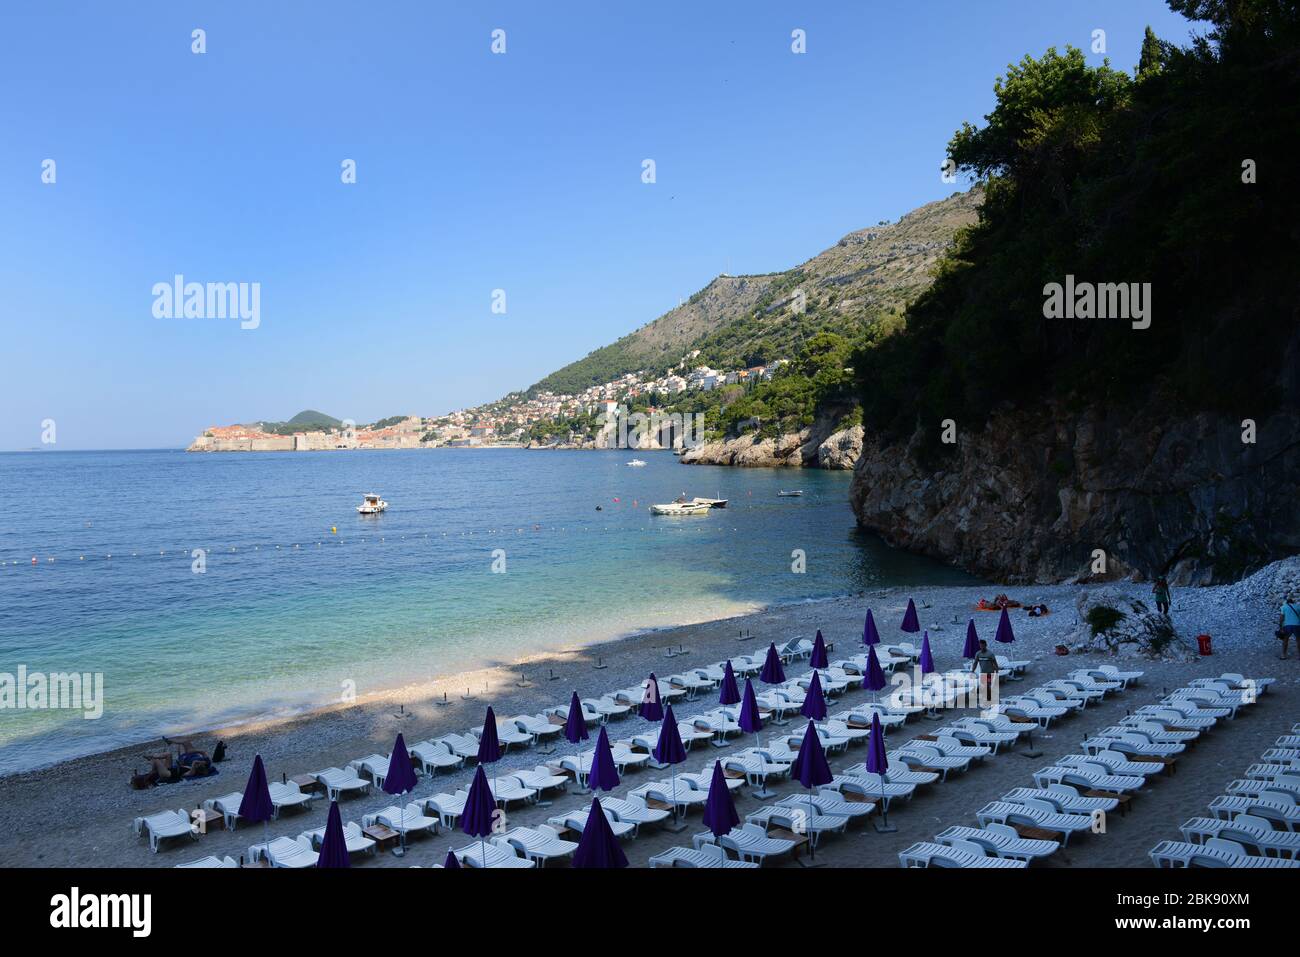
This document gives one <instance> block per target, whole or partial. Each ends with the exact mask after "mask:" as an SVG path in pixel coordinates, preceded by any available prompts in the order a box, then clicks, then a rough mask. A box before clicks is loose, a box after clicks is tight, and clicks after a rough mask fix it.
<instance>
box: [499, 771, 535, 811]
mask: <svg viewBox="0 0 1300 957" xmlns="http://www.w3.org/2000/svg"><path fill="white" fill-rule="evenodd" d="M487 781H488V790H490V791H491V792H492V797H493V798H495V799H496V803H497V804H498V805H500V806H501V807H509V806H510V804H511V802H512V801H523V802H524V803H525V804H532V803H533V802H534V801H536V800H537V791H536V789H534V788H528V787H524V786H523V785H522V784H520V783H519V779H518V778H515V777H511V776H503V777H489V778H488V779H487Z"/></svg>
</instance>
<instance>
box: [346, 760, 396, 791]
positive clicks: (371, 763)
mask: <svg viewBox="0 0 1300 957" xmlns="http://www.w3.org/2000/svg"><path fill="white" fill-rule="evenodd" d="M389 763H390V758H389V756H388V755H386V754H370V755H367V756H366V757H364V758H357V759H356V760H355V761H349V762H348V767H349V768H351V769H352V770H353V771H355V772H356V773H357V775H358V776H360V775H366V776H367V777H369V778H370V780H371V782H372V783H373V784H374V785H375V787H377V788H383V786H384V778H385V777H387V776H388V765H389Z"/></svg>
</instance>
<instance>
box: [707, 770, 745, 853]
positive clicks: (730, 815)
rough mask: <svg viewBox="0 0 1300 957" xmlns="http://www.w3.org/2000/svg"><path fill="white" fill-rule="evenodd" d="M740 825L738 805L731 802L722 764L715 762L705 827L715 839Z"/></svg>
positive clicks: (710, 783)
mask: <svg viewBox="0 0 1300 957" xmlns="http://www.w3.org/2000/svg"><path fill="white" fill-rule="evenodd" d="M739 823H740V815H739V814H737V813H736V804H735V802H734V801H732V800H731V789H730V788H728V787H727V779H726V776H725V775H723V773H722V762H721V761H714V762H713V780H712V781H710V782H709V799H708V800H707V801H705V802H704V826H705V827H707V828H708V829H709V830H710V831H712V832H713V836H714V837H722V835H724V834H726V833H727V832H729V831H730V830H731V829H732V828H733V827H735V826H736V825H737V824H739Z"/></svg>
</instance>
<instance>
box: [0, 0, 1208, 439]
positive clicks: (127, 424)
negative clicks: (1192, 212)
mask: <svg viewBox="0 0 1300 957" xmlns="http://www.w3.org/2000/svg"><path fill="white" fill-rule="evenodd" d="M805 8H807V9H805ZM1146 24H1151V25H1152V26H1153V27H1155V29H1156V31H1157V32H1158V33H1159V34H1160V35H1161V36H1162V37H1164V38H1166V39H1172V40H1177V41H1180V42H1181V41H1183V40H1185V39H1186V37H1187V35H1188V33H1189V27H1190V25H1189V24H1188V23H1187V22H1186V21H1185V20H1183V19H1182V18H1180V17H1178V16H1176V15H1174V14H1172V13H1170V12H1169V11H1168V10H1167V8H1166V7H1165V4H1164V3H1163V2H1161V0H1092V2H1087V3H1083V2H1078V3H1067V2H1055V0H1014V2H1013V0H1001V2H993V3H970V2H968V0H962V2H958V0H934V2H879V0H872V2H854V3H817V4H794V3H773V2H756V0H728V2H719V0H709V2H704V3H702V2H692V3H686V2H662V3H651V4H634V3H609V2H600V3H596V2H592V3H546V4H539V3H535V2H530V3H514V4H479V3H473V4H471V3H426V2H418V3H417V2H409V3H401V2H390V0H384V2H375V3H351V2H349V3H338V2H333V0H312V2H293V3H287V2H286V3H281V2H275V3H270V2H224V0H223V2H221V3H215V2H209V3H198V2H184V3H176V2H165V3H132V4H127V5H119V4H104V3H100V2H85V3H76V2H59V3H52V4H39V5H38V4H30V5H24V8H23V9H21V10H19V9H17V6H16V5H15V4H6V5H5V7H4V10H3V12H0V86H2V88H3V90H4V95H3V97H0V130H2V131H3V134H2V135H0V223H3V228H2V229H0V284H2V286H3V292H4V296H3V306H2V307H0V310H2V311H0V328H2V330H3V333H4V341H5V345H6V348H4V349H3V351H0V383H2V384H3V395H4V410H5V411H4V415H3V416H2V417H0V449H6V448H7V449H12V448H29V447H33V446H36V445H39V444H40V436H41V422H42V420H44V419H54V420H55V422H56V424H57V430H58V432H57V437H58V444H57V446H56V447H57V448H63V449H75V448H130V447H137V448H138V447H166V446H178V445H182V444H184V443H185V442H187V441H188V440H189V438H190V437H191V436H193V435H194V434H195V433H197V432H198V431H200V430H201V429H203V428H204V427H206V426H208V425H210V424H225V423H230V422H236V421H250V420H255V419H260V418H287V417H288V416H291V415H293V414H294V413H296V412H298V411H300V410H301V409H304V408H316V409H320V410H322V411H324V412H328V413H330V414H332V415H336V416H339V417H351V418H354V419H356V420H358V421H369V420H373V419H376V418H379V417H381V416H386V415H393V414H398V413H408V412H411V413H421V414H426V415H433V414H439V413H442V412H446V411H448V410H450V409H452V408H456V407H460V406H465V405H472V404H477V403H479V402H483V401H487V400H489V399H493V398H496V397H498V396H500V395H502V394H504V393H505V392H507V391H509V390H511V389H514V388H522V387H526V386H528V385H529V384H531V383H532V382H534V381H536V380H537V379H539V378H540V377H541V376H543V375H544V374H546V373H547V372H550V371H552V370H553V369H555V368H558V367H559V366H561V365H563V364H564V363H566V362H568V361H571V360H572V359H575V358H578V357H580V356H582V355H585V354H586V353H587V352H589V351H590V350H591V349H593V348H595V347H597V346H599V345H603V344H604V343H606V342H609V341H612V340H613V339H615V338H617V337H618V336H620V335H622V334H624V333H626V332H628V331H630V330H632V329H634V328H636V327H637V326H640V325H642V324H643V323H645V322H647V321H649V320H651V319H653V318H654V317H655V316H657V315H659V314H661V313H662V312H664V311H665V310H666V309H668V308H670V307H671V306H673V305H675V304H676V303H677V301H678V298H679V297H683V296H689V295H690V294H691V293H692V292H694V291H695V290H697V289H699V288H700V287H701V286H703V285H705V284H706V283H707V282H708V281H709V280H710V279H711V278H712V277H713V276H715V275H716V274H718V273H719V272H724V271H730V272H734V273H740V272H762V271H769V270H776V269H785V268H788V267H790V266H792V265H794V264H796V263H798V262H801V261H802V260H804V259H806V258H808V257H809V256H811V255H814V254H815V253H817V252H818V251H820V250H821V249H824V248H825V247H827V246H829V245H831V244H833V243H834V242H835V241H836V240H837V239H838V238H839V237H840V236H842V235H843V234H844V233H847V232H849V231H851V230H854V229H859V228H862V227H864V226H867V225H870V224H872V223H875V222H877V221H878V220H881V219H893V218H896V217H898V216H899V215H901V214H902V213H905V212H906V211H908V210H909V209H912V208H914V207H916V206H918V205H920V204H922V203H925V202H929V201H931V200H934V199H939V198H941V197H943V196H945V195H947V194H948V193H950V192H951V191H952V189H953V188H954V187H952V186H949V185H945V184H943V183H942V182H940V179H939V173H938V167H939V165H940V164H941V163H942V161H943V157H944V147H945V145H946V143H947V141H948V139H949V137H950V136H951V134H952V132H953V130H954V129H956V128H957V127H958V126H959V125H960V124H961V122H962V121H963V120H971V121H980V120H981V118H982V116H983V115H984V113H986V112H987V111H988V110H989V109H990V108H991V106H992V100H993V95H992V87H993V81H994V78H995V77H996V76H997V75H998V74H1000V73H1001V72H1002V71H1003V70H1004V69H1005V67H1006V65H1007V63H1008V62H1011V61H1014V60H1018V59H1019V58H1020V57H1021V56H1022V55H1023V54H1025V53H1033V54H1040V53H1041V52H1042V51H1043V50H1044V49H1046V48H1047V47H1048V46H1050V45H1057V46H1058V47H1059V46H1064V45H1065V44H1067V43H1073V44H1074V45H1076V46H1079V47H1081V48H1083V49H1085V50H1087V49H1088V47H1089V45H1090V43H1091V33H1092V31H1093V30H1094V29H1096V28H1101V29H1104V30H1105V31H1106V42H1107V51H1108V54H1109V56H1110V58H1111V60H1112V63H1113V64H1114V65H1116V66H1121V67H1123V68H1125V69H1130V70H1131V69H1132V67H1133V66H1134V64H1135V63H1136V62H1137V58H1138V48H1139V44H1140V41H1141V36H1142V28H1143V26H1144V25H1146ZM196 27H202V28H204V29H205V30H206V31H207V52H206V53H205V54H204V55H201V56H199V55H195V54H193V53H191V50H190V45H191V39H190V33H191V30H193V29H194V28H196ZM498 27H499V28H502V29H504V30H505V31H506V37H507V51H508V52H507V53H506V54H505V55H504V56H497V55H493V54H492V53H491V51H490V49H489V44H490V33H491V31H492V30H493V29H494V28H498ZM795 28H802V29H804V30H806V31H807V47H808V50H807V53H806V54H804V55H795V54H793V53H792V52H791V50H790V43H791V40H790V34H791V31H792V30H793V29H795ZM1090 59H1091V60H1093V61H1094V62H1096V61H1099V60H1100V59H1101V57H1100V56H1093V55H1091V54H1090ZM47 158H52V159H54V160H55V161H56V163H57V177H58V179H57V183H56V184H55V185H52V186H50V185H44V184H42V183H41V181H40V175H41V163H42V161H43V160H45V159H47ZM348 158H350V159H354V160H356V162H357V171H358V182H357V184H356V185H352V186H348V185H343V184H342V183H341V182H340V176H339V174H340V163H341V162H342V161H343V160H344V159H348ZM645 158H652V159H654V160H655V161H656V163H657V174H658V182H657V183H656V184H655V185H653V186H647V185H643V184H642V182H641V161H642V160H643V159H645ZM176 273H182V274H183V275H185V277H186V278H187V279H189V280H196V281H201V282H208V281H214V282H215V281H222V282H225V281H244V282H259V283H260V284H261V299H262V301H261V326H260V327H259V328H257V329H255V330H242V329H240V328H239V326H238V324H237V323H234V322H230V321H221V320H215V319H198V320H188V321H186V320H182V319H157V318H154V316H153V314H152V311H151V310H152V305H153V296H152V293H151V289H152V287H153V284H154V283H157V282H167V281H170V279H171V277H172V276H173V275H174V274H176ZM496 288H502V289H504V290H505V291H506V295H507V307H508V311H507V313H506V314H505V315H494V314H493V313H492V312H491V310H490V305H491V299H490V297H491V292H492V290H493V289H496Z"/></svg>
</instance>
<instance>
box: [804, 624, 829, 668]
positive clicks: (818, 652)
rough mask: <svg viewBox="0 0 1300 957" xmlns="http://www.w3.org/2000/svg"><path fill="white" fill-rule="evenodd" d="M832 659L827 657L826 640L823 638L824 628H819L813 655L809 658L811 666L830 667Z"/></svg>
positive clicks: (809, 665)
mask: <svg viewBox="0 0 1300 957" xmlns="http://www.w3.org/2000/svg"><path fill="white" fill-rule="evenodd" d="M830 666H831V662H830V659H829V658H827V657H826V642H825V641H824V640H823V639H822V630H821V629H820V628H818V629H817V638H816V639H815V640H814V641H813V650H812V657H810V658H809V659H808V667H810V668H829V667H830Z"/></svg>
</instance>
